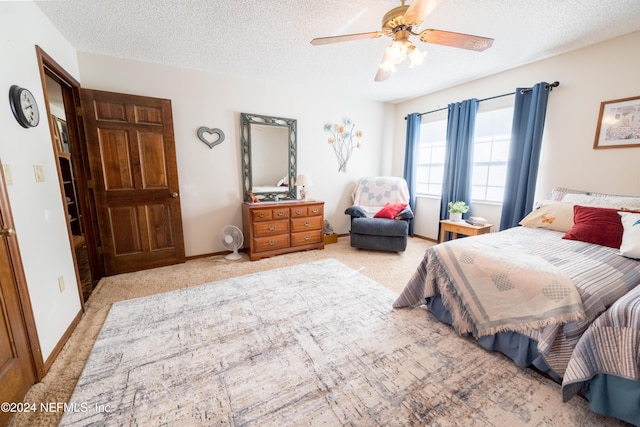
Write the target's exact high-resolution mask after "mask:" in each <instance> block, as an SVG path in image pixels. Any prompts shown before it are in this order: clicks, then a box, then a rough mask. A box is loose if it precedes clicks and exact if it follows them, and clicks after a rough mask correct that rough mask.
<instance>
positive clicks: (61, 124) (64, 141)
mask: <svg viewBox="0 0 640 427" xmlns="http://www.w3.org/2000/svg"><path fill="white" fill-rule="evenodd" d="M56 124H57V126H58V132H59V135H60V143H61V145H62V147H61V148H62V149H61V151H63V152H65V153H68V152H69V131H68V129H67V122H66V121H64V120H62V119H61V118H59V117H56Z"/></svg>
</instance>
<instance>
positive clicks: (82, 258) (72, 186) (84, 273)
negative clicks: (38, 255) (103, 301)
mask: <svg viewBox="0 0 640 427" xmlns="http://www.w3.org/2000/svg"><path fill="white" fill-rule="evenodd" d="M45 86H46V90H47V100H48V104H49V113H50V117H49V124H50V126H51V129H52V132H53V142H54V150H55V153H56V157H57V160H58V169H59V172H60V177H59V178H60V186H61V188H62V191H63V195H64V198H65V200H64V205H65V208H66V212H65V213H66V217H67V226H68V229H69V232H70V239H71V244H72V249H73V254H74V260H75V264H76V271H77V274H78V279H79V282H80V287H81V289H82V297H83V298H82V299H83V301H85V302H86V301H87V300H88V299H89V296H90V295H91V292H92V291H93V288H94V280H93V274H92V273H91V266H90V264H89V252H88V247H87V239H86V237H85V232H84V230H85V229H86V227H85V225H84V220H85V219H84V217H83V211H82V207H81V206H80V198H79V197H78V184H77V179H76V177H77V176H78V173H77V172H76V170H75V167H74V166H75V163H74V162H73V160H72V157H71V150H72V149H75V148H76V147H75V146H74V144H72V143H71V140H70V138H69V126H68V123H67V115H68V114H67V110H69V111H71V112H72V111H73V109H72V108H65V105H64V96H63V90H62V85H61V84H60V83H59V82H58V81H56V79H54V76H53V75H52V74H51V73H50V71H49V70H48V69H47V68H45Z"/></svg>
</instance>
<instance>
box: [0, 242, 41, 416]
mask: <svg viewBox="0 0 640 427" xmlns="http://www.w3.org/2000/svg"><path fill="white" fill-rule="evenodd" d="M7 238H14V237H0V384H1V386H0V402H22V398H23V396H24V395H25V394H26V392H27V390H29V388H30V387H31V386H32V385H33V384H34V383H35V371H34V368H33V362H32V358H31V353H30V349H29V344H28V338H27V330H26V326H25V323H24V318H23V315H22V308H21V305H20V299H19V297H18V292H17V285H16V281H15V276H14V274H13V270H12V268H13V267H12V264H11V261H10V257H9V250H8V247H7V242H6V239H7ZM10 415H11V414H10V413H7V412H2V411H0V425H4V424H5V423H6V422H7V420H8V419H9V416H10Z"/></svg>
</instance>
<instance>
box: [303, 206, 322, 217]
mask: <svg viewBox="0 0 640 427" xmlns="http://www.w3.org/2000/svg"><path fill="white" fill-rule="evenodd" d="M323 214H324V210H323V205H321V204H318V205H311V206H308V207H307V215H308V216H317V215H323Z"/></svg>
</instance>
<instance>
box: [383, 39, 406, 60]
mask: <svg viewBox="0 0 640 427" xmlns="http://www.w3.org/2000/svg"><path fill="white" fill-rule="evenodd" d="M385 52H386V54H387V61H389V62H391V63H392V64H399V63H401V62H402V61H404V59H405V58H406V57H407V45H406V44H405V43H404V40H402V41H394V42H393V43H391V44H390V45H389V46H387V48H386V49H385Z"/></svg>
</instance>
